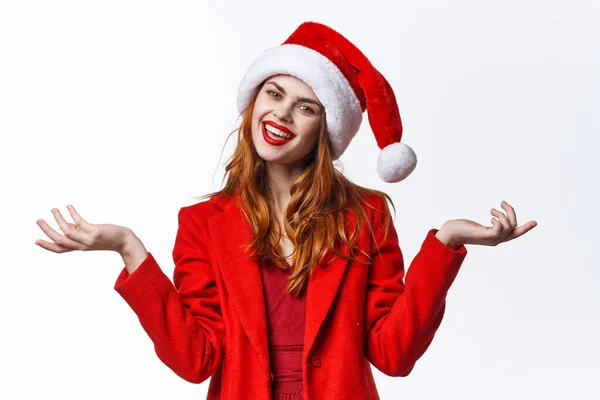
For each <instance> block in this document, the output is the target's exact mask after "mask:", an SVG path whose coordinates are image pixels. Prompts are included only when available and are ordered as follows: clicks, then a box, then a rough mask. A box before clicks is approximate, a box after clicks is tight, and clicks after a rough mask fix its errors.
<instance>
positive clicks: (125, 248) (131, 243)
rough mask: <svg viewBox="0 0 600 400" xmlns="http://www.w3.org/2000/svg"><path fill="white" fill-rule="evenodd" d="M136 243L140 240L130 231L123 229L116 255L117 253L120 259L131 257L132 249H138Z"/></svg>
mask: <svg viewBox="0 0 600 400" xmlns="http://www.w3.org/2000/svg"><path fill="white" fill-rule="evenodd" d="M137 242H140V240H139V238H138V237H137V236H136V235H135V233H133V231H132V230H131V229H129V228H125V227H124V228H123V234H122V240H121V244H120V245H119V247H118V248H117V253H119V254H120V255H121V257H126V256H129V255H131V254H132V253H133V252H134V249H135V248H136V247H139V244H137V245H136V243H137ZM140 243H141V242H140Z"/></svg>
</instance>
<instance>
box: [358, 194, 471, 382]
mask: <svg viewBox="0 0 600 400" xmlns="http://www.w3.org/2000/svg"><path fill="white" fill-rule="evenodd" d="M377 204H378V205H376V208H377V209H378V211H375V212H374V216H373V232H374V241H373V243H372V249H371V256H372V259H371V265H370V269H369V278H368V282H367V296H366V305H365V307H366V309H365V318H366V321H365V347H364V351H365V356H366V358H367V359H368V360H369V361H370V362H371V364H373V365H374V366H375V367H376V368H377V369H378V370H380V371H381V372H383V373H384V374H386V375H389V376H407V375H408V374H409V373H410V372H411V371H412V369H413V368H414V366H415V363H416V362H417V360H418V359H419V358H420V357H421V356H422V355H423V354H424V353H425V350H427V348H428V347H429V345H430V344H431V342H432V340H433V336H434V334H435V332H436V330H437V329H438V327H439V326H440V324H441V322H442V318H443V315H444V311H445V308H446V294H447V292H448V289H449V288H450V285H451V284H452V282H453V281H454V278H455V277H456V275H457V274H458V271H459V269H460V266H461V264H462V262H463V260H464V258H465V256H466V254H467V250H466V248H465V246H464V245H461V246H460V247H459V248H458V249H456V250H455V249H452V248H450V247H448V246H446V245H445V244H443V243H442V242H440V241H439V239H437V238H436V237H435V233H436V232H437V231H438V230H437V229H431V230H429V231H428V233H427V236H426V238H425V240H424V242H423V243H422V245H421V249H420V251H419V252H418V253H417V255H416V256H415V258H414V259H413V262H412V263H411V265H410V268H408V273H407V274H406V282H403V279H404V261H403V257H402V251H401V250H400V246H399V243H398V235H397V232H396V229H395V227H394V223H393V221H390V224H389V228H388V230H387V238H386V239H385V240H383V238H384V234H385V232H384V229H383V226H382V221H383V220H382V217H383V215H384V214H383V212H385V210H384V209H383V207H384V204H383V201H381V202H378V203H377Z"/></svg>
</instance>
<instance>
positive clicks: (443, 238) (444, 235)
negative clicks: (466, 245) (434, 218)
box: [435, 226, 462, 250]
mask: <svg viewBox="0 0 600 400" xmlns="http://www.w3.org/2000/svg"><path fill="white" fill-rule="evenodd" d="M435 237H436V238H437V239H438V240H439V241H440V242H442V243H443V244H444V245H445V246H447V247H449V248H451V249H453V250H457V249H458V248H459V247H460V246H461V245H462V243H461V242H460V240H459V239H458V238H457V237H456V235H454V234H453V233H452V232H451V231H450V230H449V229H448V228H446V227H445V226H442V228H441V229H439V230H438V231H437V232H436V233H435Z"/></svg>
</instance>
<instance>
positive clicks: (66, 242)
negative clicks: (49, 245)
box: [36, 219, 85, 250]
mask: <svg viewBox="0 0 600 400" xmlns="http://www.w3.org/2000/svg"><path fill="white" fill-rule="evenodd" d="M36 222H37V224H38V225H39V227H40V228H41V229H42V231H43V232H44V233H45V234H46V235H47V236H48V237H49V238H50V239H52V240H54V242H55V243H57V244H59V245H60V246H62V247H68V248H70V249H74V250H84V249H85V246H84V245H83V244H81V243H79V242H76V241H74V240H71V239H69V238H67V237H65V236H63V235H61V234H60V233H58V232H56V231H55V230H54V229H53V228H52V227H51V226H50V225H48V224H47V223H46V221H44V220H43V219H38V220H37V221H36Z"/></svg>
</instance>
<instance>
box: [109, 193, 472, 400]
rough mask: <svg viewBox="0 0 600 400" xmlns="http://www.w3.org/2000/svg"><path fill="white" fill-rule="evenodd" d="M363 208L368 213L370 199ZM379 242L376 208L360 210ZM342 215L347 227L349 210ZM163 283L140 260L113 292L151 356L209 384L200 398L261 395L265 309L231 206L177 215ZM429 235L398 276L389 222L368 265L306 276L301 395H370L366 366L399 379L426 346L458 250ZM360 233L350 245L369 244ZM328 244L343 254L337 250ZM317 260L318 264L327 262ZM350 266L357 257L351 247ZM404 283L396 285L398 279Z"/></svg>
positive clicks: (240, 220) (152, 263) (339, 399)
mask: <svg viewBox="0 0 600 400" xmlns="http://www.w3.org/2000/svg"><path fill="white" fill-rule="evenodd" d="M369 202H370V203H371V204H373V205H375V206H376V207H377V208H378V209H382V207H383V203H382V202H381V201H380V200H378V199H377V198H376V197H375V196H372V197H369ZM367 211H368V212H369V215H370V217H371V218H372V224H373V228H374V229H375V237H376V239H377V242H378V243H379V242H380V240H381V239H382V237H383V233H384V232H383V230H382V229H378V227H379V223H378V221H380V218H381V216H382V214H381V213H380V212H374V211H373V210H371V209H370V208H367ZM346 215H347V218H348V220H347V221H349V223H350V224H351V226H350V228H352V227H353V226H354V225H352V224H353V223H354V218H353V214H351V213H347V214H346ZM178 217H179V228H178V231H177V236H176V239H175V245H174V248H173V260H174V262H175V270H174V276H173V282H174V285H173V284H172V283H171V281H170V280H169V279H168V277H167V276H166V275H165V274H164V273H163V272H162V270H161V268H160V267H159V265H158V264H157V262H156V260H155V259H154V257H153V256H152V254H151V253H149V254H148V257H147V258H146V259H145V260H144V261H143V262H142V264H141V265H140V266H139V268H138V269H137V270H135V271H134V273H133V274H131V275H129V274H128V272H127V270H126V269H125V268H123V270H122V271H121V274H120V275H119V277H118V278H117V281H116V283H115V286H114V288H115V290H116V291H117V292H118V293H119V294H120V295H121V296H122V297H123V298H124V299H125V301H126V302H127V303H128V304H129V305H130V307H131V308H132V309H133V311H134V312H135V313H136V314H137V316H138V318H139V321H140V323H141V325H142V327H143V328H144V330H145V331H146V333H147V334H148V335H149V337H150V339H151V340H152V341H153V343H154V348H155V351H156V354H157V355H158V357H159V359H160V360H161V361H162V362H163V363H165V364H166V365H167V366H168V367H169V368H171V369H172V370H173V371H174V372H175V373H176V374H177V375H179V376H180V377H182V378H183V379H185V380H187V381H189V382H193V383H201V382H204V381H205V380H206V379H208V378H209V377H210V384H209V389H208V397H207V400H216V399H222V400H225V399H228V400H237V399H257V400H263V399H264V400H270V399H271V373H270V365H269V346H268V335H267V324H266V312H265V302H264V294H263V291H262V282H261V276H260V270H259V268H258V264H257V263H256V262H255V261H252V260H250V259H249V258H247V257H245V256H244V254H243V253H242V251H241V250H240V246H242V245H243V244H244V243H245V242H246V241H247V240H248V239H249V238H250V237H251V235H252V229H251V226H250V224H249V222H247V221H246V220H245V217H244V215H243V213H242V212H241V210H239V208H238V207H237V206H236V205H235V203H234V199H210V200H207V201H203V202H200V203H197V204H194V205H191V206H186V207H183V208H181V210H180V211H179V215H178ZM436 231H437V230H436V229H431V230H429V232H428V233H427V235H426V238H425V240H424V242H423V244H422V246H421V249H420V251H419V253H418V254H417V255H416V256H415V258H414V260H413V262H412V263H411V265H410V267H409V268H408V272H407V273H406V279H404V275H405V266H404V261H403V257H402V252H401V250H400V247H399V243H398V236H397V233H396V229H395V227H394V224H393V223H391V224H390V231H389V235H388V238H387V240H386V241H385V243H384V244H383V245H381V246H380V247H379V251H380V253H379V254H378V255H377V256H376V257H375V258H374V259H373V262H372V264H371V265H370V266H369V265H368V264H360V263H358V262H357V261H354V262H348V261H346V260H344V259H343V258H341V257H334V258H333V262H332V263H330V264H329V265H326V266H316V267H315V268H314V270H313V273H312V275H311V276H310V278H309V280H308V288H307V293H306V296H307V298H306V325H305V334H304V353H303V386H304V393H305V399H306V400H325V399H328V400H344V399H353V400H354V399H367V400H370V399H379V396H378V393H377V389H376V387H375V382H374V380H373V375H372V371H371V365H370V364H373V365H374V366H375V367H376V368H377V369H378V370H380V371H381V372H383V373H384V374H386V375H390V376H407V375H408V374H409V373H410V372H411V370H412V369H413V368H414V366H415V363H416V361H417V360H418V359H419V358H420V357H421V356H422V355H423V353H424V352H425V350H426V349H427V348H428V347H429V345H430V343H431V341H432V340H433V337H434V334H435V332H436V330H437V328H438V327H439V325H440V323H441V321H442V317H443V315H444V311H445V307H446V302H445V298H446V294H447V291H448V289H449V288H450V285H451V284H452V282H453V281H454V279H455V277H456V275H457V273H458V271H459V269H460V266H461V264H462V262H463V260H464V258H465V256H466V254H467V250H466V248H465V247H464V246H460V247H459V248H458V249H457V250H454V249H451V248H449V247H447V246H446V245H444V244H443V243H442V242H440V241H439V240H438V239H437V238H436V237H435V236H434V234H435V232H436ZM372 243H373V241H372V240H371V238H370V237H369V234H368V228H366V227H365V230H363V233H362V234H361V236H360V238H359V241H358V243H357V244H358V245H359V246H360V247H361V248H362V249H363V250H364V251H366V252H367V253H368V254H372V253H373V252H374V251H376V250H377V249H376V248H374V247H373V246H374V245H372ZM339 249H340V250H341V251H343V252H344V254H346V255H348V254H349V248H348V246H346V245H343V246H340V247H339ZM331 254H332V253H329V255H328V257H327V258H326V260H325V261H328V260H329V259H330V258H329V257H330V256H331ZM355 256H356V257H358V258H359V259H360V260H365V259H366V257H365V256H364V254H361V253H360V252H355ZM404 280H405V281H406V282H404Z"/></svg>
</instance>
